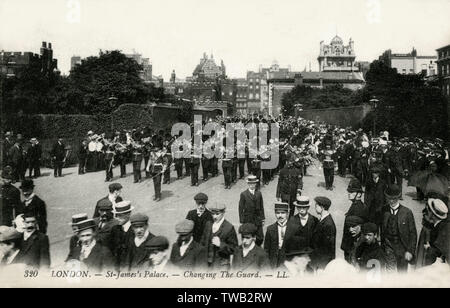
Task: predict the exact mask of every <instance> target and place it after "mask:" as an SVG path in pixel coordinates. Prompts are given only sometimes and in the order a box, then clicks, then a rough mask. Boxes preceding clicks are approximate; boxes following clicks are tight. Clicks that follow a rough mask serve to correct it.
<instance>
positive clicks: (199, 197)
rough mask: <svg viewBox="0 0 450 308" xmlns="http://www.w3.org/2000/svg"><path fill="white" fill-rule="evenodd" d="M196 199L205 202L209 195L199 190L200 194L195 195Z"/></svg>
mask: <svg viewBox="0 0 450 308" xmlns="http://www.w3.org/2000/svg"><path fill="white" fill-rule="evenodd" d="M194 200H195V201H196V202H202V203H205V202H207V201H208V196H207V195H206V194H204V193H202V192H199V193H198V194H196V195H195V197H194Z"/></svg>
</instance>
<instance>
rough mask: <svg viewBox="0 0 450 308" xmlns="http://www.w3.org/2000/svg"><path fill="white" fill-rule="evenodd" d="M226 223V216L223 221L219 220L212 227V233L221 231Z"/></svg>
mask: <svg viewBox="0 0 450 308" xmlns="http://www.w3.org/2000/svg"><path fill="white" fill-rule="evenodd" d="M224 221H225V216H224V217H222V219H221V220H219V221H217V222H214V223H213V225H212V231H213V233H216V232H217V231H219V229H220V226H221V225H222V224H223V222H224Z"/></svg>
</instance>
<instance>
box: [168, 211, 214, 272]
mask: <svg viewBox="0 0 450 308" xmlns="http://www.w3.org/2000/svg"><path fill="white" fill-rule="evenodd" d="M194 226H195V224H194V222H193V221H192V220H188V219H184V220H182V221H181V222H179V223H178V224H176V226H175V231H176V232H177V234H178V239H177V241H176V242H175V243H174V244H173V245H172V251H171V253H170V262H171V264H172V265H173V266H174V267H176V268H179V269H182V270H192V269H194V270H202V269H206V267H207V265H208V263H207V261H206V259H207V258H206V249H205V247H203V246H202V245H200V243H198V242H197V241H195V240H194V237H193V232H194Z"/></svg>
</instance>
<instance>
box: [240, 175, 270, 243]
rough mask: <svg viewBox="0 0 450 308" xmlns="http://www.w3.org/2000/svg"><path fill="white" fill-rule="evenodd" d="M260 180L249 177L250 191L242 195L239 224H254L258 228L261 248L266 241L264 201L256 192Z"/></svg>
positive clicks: (257, 237) (258, 241) (257, 235)
mask: <svg viewBox="0 0 450 308" xmlns="http://www.w3.org/2000/svg"><path fill="white" fill-rule="evenodd" d="M257 183H258V179H257V178H256V176H254V175H249V176H248V177H247V185H248V189H247V190H246V191H244V192H242V193H241V196H240V199H239V222H240V223H241V224H245V223H252V224H254V225H255V226H256V228H257V232H256V245H257V246H261V244H262V243H263V241H264V233H263V226H264V220H265V216H264V201H263V197H262V194H261V192H260V191H259V190H256V184H257Z"/></svg>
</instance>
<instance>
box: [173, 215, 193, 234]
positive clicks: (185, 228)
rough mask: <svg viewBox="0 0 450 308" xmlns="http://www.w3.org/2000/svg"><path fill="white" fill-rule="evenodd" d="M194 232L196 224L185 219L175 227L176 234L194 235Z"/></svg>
mask: <svg viewBox="0 0 450 308" xmlns="http://www.w3.org/2000/svg"><path fill="white" fill-rule="evenodd" d="M192 230H194V222H193V221H192V220H189V219H183V220H182V221H180V222H179V223H177V224H176V225H175V232H176V233H178V234H181V235H186V234H190V233H192Z"/></svg>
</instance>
